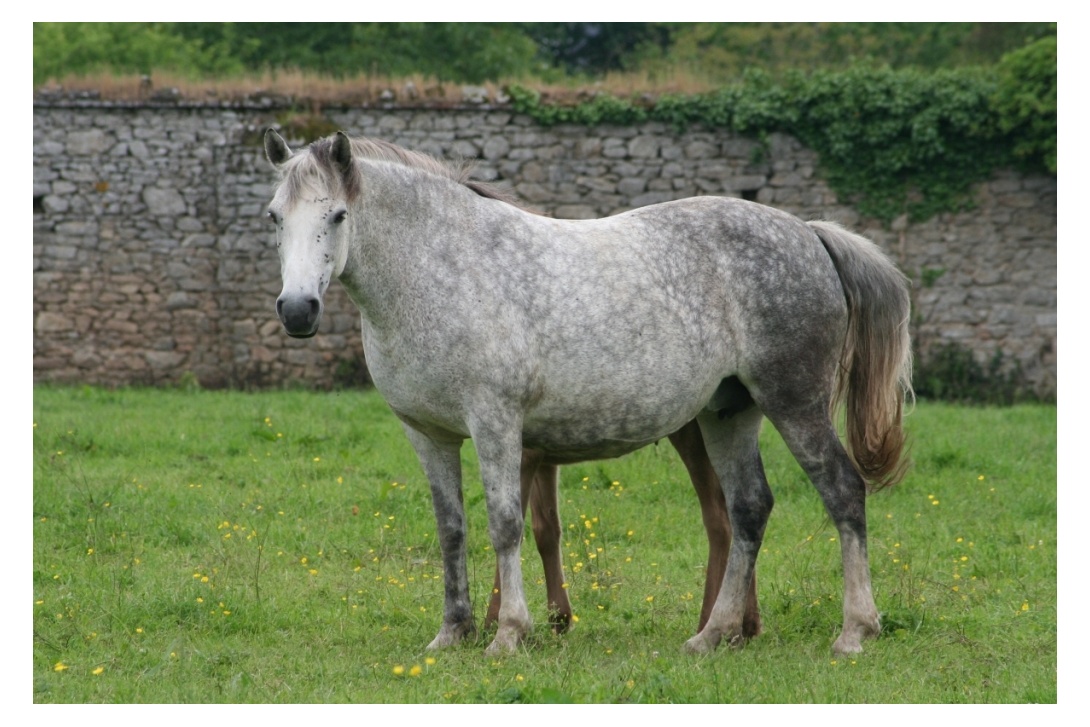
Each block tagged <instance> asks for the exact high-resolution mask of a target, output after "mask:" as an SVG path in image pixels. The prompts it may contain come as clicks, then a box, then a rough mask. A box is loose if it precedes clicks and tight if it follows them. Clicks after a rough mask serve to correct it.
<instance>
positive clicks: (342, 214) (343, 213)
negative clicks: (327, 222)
mask: <svg viewBox="0 0 1090 727" xmlns="http://www.w3.org/2000/svg"><path fill="white" fill-rule="evenodd" d="M346 217H348V210H340V211H339V212H337V214H335V215H333V224H335V225H339V224H341V223H342V222H344V219H345V218H346Z"/></svg>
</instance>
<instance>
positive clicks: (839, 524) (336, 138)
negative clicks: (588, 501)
mask: <svg viewBox="0 0 1090 727" xmlns="http://www.w3.org/2000/svg"><path fill="white" fill-rule="evenodd" d="M265 153H266V156H267V157H268V159H269V161H270V162H271V163H272V165H273V166H274V168H275V169H277V170H278V172H279V176H280V181H279V183H278V184H277V186H276V188H275V191H274V193H273V197H272V201H271V202H270V203H269V206H268V216H269V218H270V219H271V221H272V223H273V225H274V228H275V234H276V244H277V248H278V253H279V256H280V263H281V273H282V280H283V289H282V292H281V294H280V296H279V297H278V298H277V300H276V311H277V315H278V317H279V319H280V321H281V323H282V325H283V327H284V330H285V332H286V333H287V334H288V335H290V336H294V337H297V338H306V337H309V336H313V335H314V334H315V333H316V332H317V330H318V327H319V325H320V322H321V317H322V296H323V295H324V293H325V291H326V289H327V288H328V286H329V284H330V282H331V281H332V280H333V278H337V279H338V280H339V281H340V282H341V285H342V286H343V287H344V289H345V290H346V292H347V293H348V296H349V297H350V298H351V300H352V301H353V302H354V303H355V305H356V306H357V308H358V309H359V310H360V313H361V328H362V338H363V346H364V350H366V351H367V356H368V368H369V371H370V373H371V376H372V379H373V381H374V384H375V387H376V388H377V389H378V391H379V392H380V394H381V395H382V396H383V398H384V399H385V400H386V402H387V404H388V405H389V406H390V408H391V410H392V411H393V412H394V414H395V415H396V416H397V417H398V418H399V419H400V420H401V422H402V424H403V429H404V431H405V434H406V436H407V437H408V439H409V441H410V443H411V445H412V446H413V448H414V450H415V451H416V454H417V456H418V458H419V460H420V463H421V466H422V468H423V470H424V473H425V476H426V477H427V479H428V482H429V485H430V488H431V495H432V504H433V509H434V511H435V517H436V526H437V533H438V540H439V543H440V550H441V553H442V559H443V571H444V606H443V618H442V623H441V624H440V627H439V631H438V633H437V634H436V636H435V638H434V639H433V640H432V641H431V642H430V643H429V644H428V647H429V648H431V649H438V648H444V647H449V646H452V645H455V644H457V643H460V642H461V641H462V640H463V639H465V638H466V637H468V636H471V635H473V634H475V633H476V624H475V621H474V617H473V611H472V606H471V603H470V598H469V585H468V573H467V559H466V522H465V511H464V507H463V502H462V471H461V461H460V455H459V452H460V449H461V446H462V444H463V443H464V441H465V440H466V439H470V440H471V441H472V443H473V446H474V448H475V449H476V452H477V456H478V460H479V462H480V472H481V479H482V483H483V487H484V493H485V505H486V508H487V513H488V531H489V538H490V540H491V543H492V546H493V549H494V550H495V552H496V558H497V565H498V570H499V581H500V589H499V590H500V592H501V598H500V607H499V618H498V625H497V629H496V633H495V636H494V638H493V639H492V641H491V643H490V644H489V645H488V647H487V649H486V653H488V654H499V653H506V652H511V651H514V650H516V649H517V648H518V646H519V644H520V643H521V641H522V639H523V638H524V636H525V635H526V634H527V633H528V632H529V630H530V628H531V626H532V621H531V618H530V613H529V609H528V608H527V605H526V598H525V594H524V591H523V579H522V569H521V563H520V546H521V541H522V532H523V517H524V514H523V509H522V493H521V485H520V471H521V465H522V457H523V453H524V451H525V450H530V451H532V452H540V453H541V458H542V459H541V461H542V462H543V463H545V464H552V465H562V464H565V463H568V462H577V461H585V460H589V459H596V458H610V457H617V456H620V455H623V454H626V453H628V452H632V451H634V450H636V449H639V448H640V447H643V446H646V445H648V444H651V443H653V442H656V441H658V440H659V439H661V438H662V437H664V436H668V435H669V434H670V433H672V432H676V431H678V430H679V429H680V428H681V427H682V426H684V425H685V424H687V423H689V422H691V421H693V420H696V422H697V426H698V427H699V430H700V434H701V438H702V439H703V441H704V445H705V447H706V450H707V454H708V457H709V459H710V460H711V462H712V465H713V467H714V469H715V472H716V475H717V477H718V480H719V482H720V485H721V487H722V490H723V495H724V501H725V502H726V505H727V510H728V514H729V519H730V524H731V529H732V531H733V540H732V543H731V547H730V553H729V555H728V557H727V566H726V570H725V572H724V575H723V581H722V585H721V587H720V589H719V593H718V594H717V596H716V599H715V603H714V605H713V607H712V610H711V614H710V616H709V618H708V621H707V623H705V624H704V626H703V628H701V629H700V631H699V632H698V633H697V634H696V635H695V636H693V637H691V638H690V639H688V640H687V641H686V642H685V645H684V648H685V649H686V650H687V651H689V652H692V653H707V652H710V651H712V650H714V649H715V648H716V647H717V646H718V645H719V644H720V643H721V642H723V641H724V640H725V641H726V642H727V643H728V644H729V645H731V646H740V645H742V644H743V643H744V642H745V636H744V634H743V617H744V613H745V608H746V597H747V591H748V589H749V587H750V585H751V584H752V582H753V576H754V570H755V567H756V559H757V554H758V552H759V550H760V546H761V542H762V539H763V536H764V530H765V526H766V524H767V521H768V517H769V515H770V513H771V510H772V505H773V496H772V491H771V488H770V487H769V485H768V482H767V480H766V477H765V474H764V467H763V464H762V462H761V456H760V451H759V449H758V433H759V430H760V426H761V423H762V421H763V420H764V419H765V418H767V419H768V420H769V421H770V422H771V423H772V424H773V426H775V427H776V429H777V430H778V431H779V433H780V435H781V436H782V437H783V440H784V442H785V443H786V445H787V447H788V449H789V450H790V452H791V454H792V456H793V457H794V458H795V459H796V460H797V461H798V462H799V464H800V466H801V467H802V469H803V470H804V471H805V473H806V474H807V476H808V478H809V479H810V481H811V483H812V484H813V485H814V487H815V489H816V490H817V491H818V493H819V495H820V497H821V499H822V502H823V504H824V506H825V509H826V511H827V512H828V514H829V516H830V518H831V519H832V521H833V523H834V525H835V526H836V529H837V532H838V535H839V540H840V545H841V560H842V565H843V581H844V596H843V620H842V624H841V629H840V633H839V635H838V636H837V638H836V639H835V641H834V643H833V650H834V652H836V653H839V654H850V653H856V652H860V651H862V648H863V647H862V642H863V640H864V639H866V638H870V637H875V636H877V635H878V633H879V631H880V622H879V616H878V610H877V608H876V606H875V603H874V597H873V594H872V592H871V581H870V567H869V564H868V559H867V522H866V503H865V500H866V495H867V492H868V489H871V488H881V487H886V486H890V485H893V484H895V483H896V482H898V481H899V480H900V479H901V478H902V477H903V475H904V473H905V470H906V468H907V465H908V460H907V457H906V456H905V448H906V435H905V432H904V429H903V427H902V415H903V406H904V402H905V400H906V398H908V397H911V392H912V388H911V369H912V358H911V352H910V351H911V349H910V343H909V334H908V316H909V294H908V280H907V279H906V278H905V276H904V275H903V274H902V273H901V272H900V271H898V270H897V268H896V266H895V265H894V264H893V263H892V261H890V260H889V258H887V257H886V256H885V255H884V254H883V253H882V252H881V250H880V249H879V248H878V247H877V246H876V245H875V244H874V243H872V242H870V241H869V240H866V239H865V238H863V237H861V236H859V235H856V234H853V233H851V232H848V231H847V230H845V229H844V228H842V227H840V226H839V225H837V224H835V223H831V222H824V221H809V222H803V221H802V220H800V219H798V218H797V217H794V216H792V215H789V214H787V213H785V212H782V211H779V210H775V209H773V208H770V207H766V206H764V205H760V204H757V203H753V202H748V201H744V200H739V199H732V198H726V197H711V196H708V197H693V198H688V199H682V200H676V201H673V202H665V203H662V204H657V205H651V206H648V207H642V208H638V209H634V210H631V211H628V212H625V213H622V214H618V215H614V216H612V217H606V218H602V219H596V220H579V221H575V220H558V219H552V218H548V217H544V216H539V215H534V214H531V213H529V212H526V211H524V210H522V209H520V208H519V207H518V206H516V205H514V204H511V203H510V202H509V201H508V200H505V199H502V198H501V195H499V194H498V193H494V192H492V191H491V190H489V189H487V188H486V187H485V186H483V185H482V184H481V183H479V182H475V181H473V180H470V179H469V178H468V175H467V173H466V172H465V170H464V169H457V168H455V167H450V166H447V165H444V164H442V163H441V162H439V161H437V160H435V159H432V158H431V157H427V156H425V155H421V154H417V153H414V152H410V151H408V150H405V149H402V148H400V147H397V146H395V145H392V144H387V143H382V142H377V141H373V140H367V139H356V140H353V139H350V138H349V137H348V136H347V135H345V134H344V133H343V132H338V133H336V134H334V135H333V136H330V137H326V138H324V139H320V140H318V141H316V142H314V143H312V144H310V145H309V146H308V147H307V148H306V149H304V150H300V151H298V152H293V151H292V150H291V149H290V148H289V147H288V145H287V144H286V143H285V142H284V140H283V139H282V138H281V137H280V136H279V135H278V134H277V133H276V132H275V131H273V130H271V129H270V130H269V131H267V132H266V134H265ZM841 402H843V406H844V427H845V439H846V442H841V440H840V437H839V436H838V434H837V430H836V426H835V425H834V412H835V411H837V410H838V408H839V406H840V404H841Z"/></svg>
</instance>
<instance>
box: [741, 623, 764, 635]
mask: <svg viewBox="0 0 1090 727" xmlns="http://www.w3.org/2000/svg"><path fill="white" fill-rule="evenodd" d="M762 631H764V624H762V623H761V619H760V618H755V619H752V620H751V619H745V620H744V621H742V636H745V637H746V638H747V639H752V638H754V637H755V636H760V635H761V632H762Z"/></svg>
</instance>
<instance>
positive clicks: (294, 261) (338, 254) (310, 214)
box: [268, 194, 348, 338]
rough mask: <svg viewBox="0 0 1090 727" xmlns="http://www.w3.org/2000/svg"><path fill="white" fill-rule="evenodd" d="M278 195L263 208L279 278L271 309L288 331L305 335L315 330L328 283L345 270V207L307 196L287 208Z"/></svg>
mask: <svg viewBox="0 0 1090 727" xmlns="http://www.w3.org/2000/svg"><path fill="white" fill-rule="evenodd" d="M280 197H281V195H280V194H277V196H276V197H275V198H274V199H273V201H272V203H271V204H270V205H269V211H268V216H269V219H270V220H272V222H273V224H275V225H276V247H277V250H278V251H279V253H280V272H281V276H282V278H283V282H284V288H283V290H282V291H281V293H280V297H279V298H277V299H276V314H277V316H279V318H280V322H281V323H282V324H283V325H284V330H285V331H286V332H287V334H288V335H289V336H293V337H295V338H309V337H310V336H313V335H314V334H315V333H317V332H318V325H319V323H320V322H321V318H322V296H323V295H324V294H325V291H326V288H328V287H329V282H330V281H331V280H332V279H333V278H334V277H336V276H338V275H340V274H341V272H342V271H343V270H344V265H345V259H346V256H347V250H348V247H347V245H346V244H345V238H346V237H347V230H346V229H345V228H346V227H348V225H347V224H345V223H346V220H347V219H348V207H347V205H345V204H344V202H343V201H341V200H337V199H334V198H323V197H315V198H310V197H306V198H304V199H299V200H297V201H296V202H295V203H294V204H293V205H292V206H291V207H290V209H286V208H285V205H284V204H283V200H281V199H280Z"/></svg>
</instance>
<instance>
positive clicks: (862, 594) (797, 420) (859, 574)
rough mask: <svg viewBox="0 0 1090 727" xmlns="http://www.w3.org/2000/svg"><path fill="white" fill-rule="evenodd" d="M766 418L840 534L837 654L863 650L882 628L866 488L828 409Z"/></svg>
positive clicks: (772, 410) (770, 412) (814, 408)
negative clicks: (875, 592)
mask: <svg viewBox="0 0 1090 727" xmlns="http://www.w3.org/2000/svg"><path fill="white" fill-rule="evenodd" d="M766 413H767V414H768V418H769V420H770V421H772V423H773V424H775V425H776V429H777V430H778V431H779V432H780V435H781V436H783V439H784V442H785V443H786V444H787V447H788V449H790V450H791V454H793V455H794V457H795V459H797V460H798V462H799V464H800V465H802V468H803V470H805V471H806V474H807V475H808V476H809V477H810V481H811V482H813V483H814V487H815V488H817V491H818V492H819V493H820V494H821V499H822V500H823V501H824V503H825V509H826V510H827V511H828V513H829V516H830V517H831V518H832V520H833V522H834V523H835V524H836V529H837V532H838V533H839V535H840V554H841V558H842V559H843V563H844V627H843V629H842V630H841V632H840V637H839V638H837V640H836V642H835V643H834V644H833V650H834V651H836V652H837V653H841V654H850V653H855V652H859V651H862V650H863V646H862V640H863V639H864V638H868V637H873V636H877V635H878V632H879V629H880V626H879V622H878V610H877V608H875V605H874V596H873V595H872V594H871V585H870V567H869V565H868V564H867V514H866V494H867V491H866V484H865V483H864V481H863V478H862V477H861V476H860V475H859V473H858V471H856V469H855V467H854V465H852V462H851V459H850V458H849V457H848V453H847V452H846V451H845V449H844V445H843V444H841V442H840V439H839V437H837V434H836V430H835V429H834V428H833V424H832V421H831V420H830V418H829V414H828V409H827V408H826V406H825V405H824V404H815V405H813V406H811V407H810V408H809V409H803V410H793V409H788V408H785V409H784V410H782V411H777V410H776V409H775V408H766Z"/></svg>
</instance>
